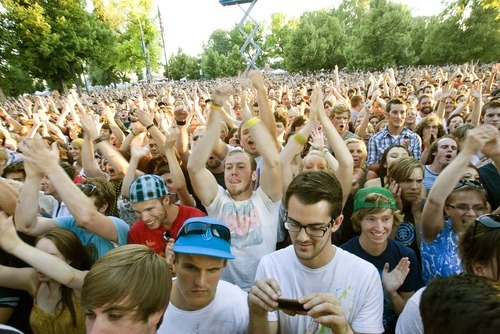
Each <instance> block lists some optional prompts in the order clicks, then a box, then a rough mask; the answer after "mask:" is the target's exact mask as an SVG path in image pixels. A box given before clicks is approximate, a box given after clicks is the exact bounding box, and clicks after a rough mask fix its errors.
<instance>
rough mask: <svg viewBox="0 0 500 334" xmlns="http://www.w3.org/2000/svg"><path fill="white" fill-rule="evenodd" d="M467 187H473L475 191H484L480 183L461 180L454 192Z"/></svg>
mask: <svg viewBox="0 0 500 334" xmlns="http://www.w3.org/2000/svg"><path fill="white" fill-rule="evenodd" d="M465 186H468V187H471V188H474V189H484V187H483V185H482V184H481V182H479V181H476V180H461V181H459V182H458V183H457V185H456V186H455V188H454V189H453V190H456V189H460V188H462V187H465Z"/></svg>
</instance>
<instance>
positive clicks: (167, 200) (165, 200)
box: [161, 195, 170, 205]
mask: <svg viewBox="0 0 500 334" xmlns="http://www.w3.org/2000/svg"><path fill="white" fill-rule="evenodd" d="M161 203H162V204H163V205H169V204H170V196H169V195H167V196H165V197H163V200H162V201H161Z"/></svg>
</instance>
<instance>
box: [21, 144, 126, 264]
mask: <svg viewBox="0 0 500 334" xmlns="http://www.w3.org/2000/svg"><path fill="white" fill-rule="evenodd" d="M21 148H22V152H23V155H24V161H25V171H26V181H25V183H24V186H23V189H22V190H21V193H20V195H19V200H18V203H17V206H16V214H15V221H16V228H17V230H18V231H20V232H23V233H25V234H28V235H31V236H39V235H42V234H43V233H45V232H46V231H48V230H50V229H51V228H54V227H63V228H67V229H70V230H72V231H73V232H75V233H76V235H77V236H78V237H79V238H80V240H81V241H82V243H83V244H84V245H86V246H88V247H90V248H91V250H92V251H95V252H96V254H92V256H93V257H94V258H98V257H101V256H102V255H104V254H105V253H106V252H108V251H110V250H111V249H113V248H115V247H116V246H117V245H125V244H127V240H128V232H129V226H128V225H127V223H125V222H124V221H123V220H121V219H119V218H116V217H113V216H106V215H105V214H106V213H107V212H108V209H109V207H110V203H111V202H112V201H113V200H114V189H113V187H112V186H111V185H110V184H109V183H108V182H107V181H104V180H97V179H96V180H94V181H92V183H90V181H89V180H88V181H87V183H86V184H84V185H80V189H79V187H78V186H77V185H75V184H74V183H73V181H72V180H71V179H70V178H69V177H68V175H67V174H66V172H65V171H64V170H63V168H62V167H61V166H60V165H59V151H58V149H57V146H53V148H52V149H50V148H49V147H48V146H47V144H46V143H45V142H44V141H43V140H41V139H29V140H25V141H24V142H23V144H22V145H21ZM44 175H45V177H47V178H48V179H49V180H50V182H51V184H52V185H53V186H54V188H55V190H56V191H57V193H58V194H59V196H60V197H61V199H62V200H63V201H64V203H65V204H66V206H67V207H68V209H69V212H70V213H71V214H72V215H71V216H66V217H59V218H50V219H49V218H42V217H38V216H37V214H38V206H37V205H33V203H38V189H39V187H40V181H41V180H42V177H44Z"/></svg>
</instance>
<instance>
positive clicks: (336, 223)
mask: <svg viewBox="0 0 500 334" xmlns="http://www.w3.org/2000/svg"><path fill="white" fill-rule="evenodd" d="M343 221H344V215H343V214H341V215H339V216H338V217H337V218H335V220H334V221H333V226H332V233H334V232H336V231H337V230H338V229H339V228H340V226H341V225H342V222H343Z"/></svg>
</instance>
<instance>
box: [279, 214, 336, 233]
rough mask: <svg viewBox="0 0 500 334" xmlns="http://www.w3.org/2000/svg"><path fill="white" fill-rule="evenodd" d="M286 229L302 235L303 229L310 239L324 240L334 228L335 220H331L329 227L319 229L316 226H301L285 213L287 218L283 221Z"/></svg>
mask: <svg viewBox="0 0 500 334" xmlns="http://www.w3.org/2000/svg"><path fill="white" fill-rule="evenodd" d="M283 222H284V225H285V228H286V229H287V230H288V231H290V232H293V233H300V231H301V230H302V229H304V230H305V231H306V234H307V235H309V236H310V237H314V238H322V237H323V236H324V235H325V234H326V232H327V231H328V229H329V228H330V227H332V225H333V222H334V219H332V220H330V222H329V223H328V225H326V226H323V227H317V226H314V225H307V226H304V225H302V224H300V223H299V222H297V221H295V220H293V219H292V218H290V217H288V212H286V213H285V218H284V220H283Z"/></svg>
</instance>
